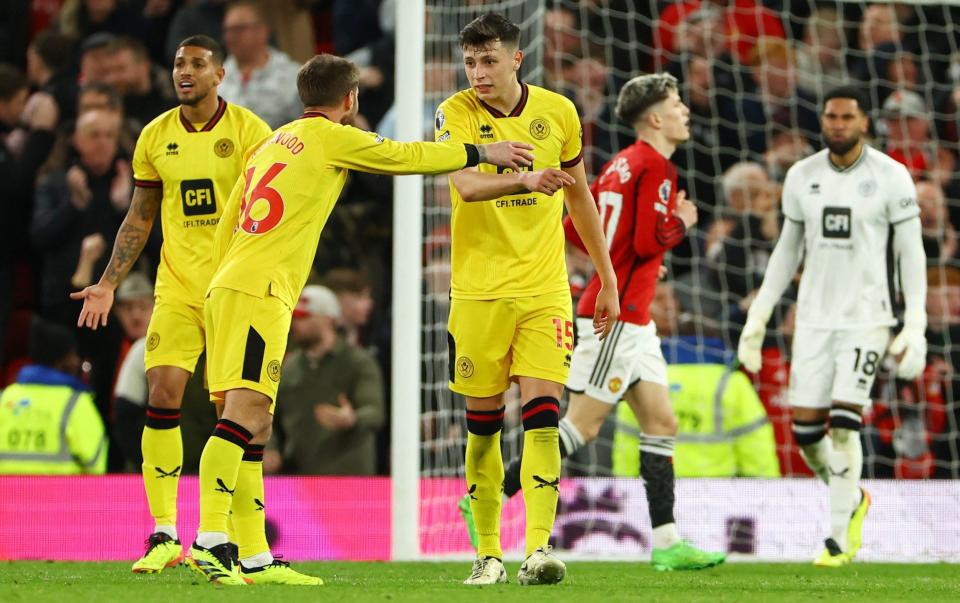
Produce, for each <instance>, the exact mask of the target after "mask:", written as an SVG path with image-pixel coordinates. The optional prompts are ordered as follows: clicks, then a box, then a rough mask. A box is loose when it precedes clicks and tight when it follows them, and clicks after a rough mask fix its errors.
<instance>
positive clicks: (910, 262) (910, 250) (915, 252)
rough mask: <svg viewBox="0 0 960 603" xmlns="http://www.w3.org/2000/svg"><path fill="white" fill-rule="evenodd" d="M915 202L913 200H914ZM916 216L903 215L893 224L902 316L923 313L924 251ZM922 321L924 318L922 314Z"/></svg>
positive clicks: (925, 281)
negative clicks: (902, 305)
mask: <svg viewBox="0 0 960 603" xmlns="http://www.w3.org/2000/svg"><path fill="white" fill-rule="evenodd" d="M914 206H916V203H914ZM922 233H923V231H922V227H921V224H920V219H919V218H906V219H904V220H901V221H900V222H899V223H897V225H896V226H894V228H893V252H894V255H895V256H896V258H897V260H898V264H899V267H900V286H901V287H902V291H903V303H904V306H905V310H906V312H905V314H904V316H905V317H911V316H912V317H915V318H914V320H916V319H918V318H919V317H921V316H922V317H925V316H926V304H927V255H926V253H925V252H924V250H923V234H922ZM923 322H924V324H925V323H926V320H925V318H924V321H923Z"/></svg>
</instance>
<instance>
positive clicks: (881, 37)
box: [857, 3, 903, 55]
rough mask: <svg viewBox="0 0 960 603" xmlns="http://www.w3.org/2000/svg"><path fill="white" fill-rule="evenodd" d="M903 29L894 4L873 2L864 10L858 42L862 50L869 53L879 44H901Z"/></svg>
mask: <svg viewBox="0 0 960 603" xmlns="http://www.w3.org/2000/svg"><path fill="white" fill-rule="evenodd" d="M902 39H903V31H902V29H901V27H900V21H899V19H898V17H897V11H896V9H895V8H894V6H893V5H892V4H886V3H884V4H871V5H869V6H867V8H866V9H865V10H864V11H863V20H862V21H861V22H860V32H859V35H858V39H857V41H858V43H859V47H860V50H861V51H862V52H863V53H865V54H868V55H869V53H870V52H872V51H873V50H874V49H876V47H877V46H879V45H881V44H886V43H894V44H898V45H899V44H900V42H901V40H902Z"/></svg>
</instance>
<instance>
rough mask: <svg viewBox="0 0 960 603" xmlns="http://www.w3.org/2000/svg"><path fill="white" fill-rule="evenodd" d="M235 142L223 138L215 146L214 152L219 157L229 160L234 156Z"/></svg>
mask: <svg viewBox="0 0 960 603" xmlns="http://www.w3.org/2000/svg"><path fill="white" fill-rule="evenodd" d="M233 148H234V147H233V141H232V140H230V139H229V138H221V139H220V140H218V141H217V142H215V143H214V145H213V152H214V153H216V154H217V157H222V158H224V159H225V158H227V157H229V156H231V155H233Z"/></svg>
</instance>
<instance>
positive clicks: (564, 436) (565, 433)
mask: <svg viewBox="0 0 960 603" xmlns="http://www.w3.org/2000/svg"><path fill="white" fill-rule="evenodd" d="M559 432H560V434H559V435H560V441H561V442H562V443H563V448H564V450H566V452H567V456H570V455H571V454H573V453H574V452H576V451H578V450H580V449H581V448H583V447H584V446H585V445H586V441H585V440H584V439H583V434H581V433H580V430H579V429H577V426H576V425H574V424H573V422H572V421H570V420H569V419H567V418H566V417H564V418H563V419H561V420H560V429H559Z"/></svg>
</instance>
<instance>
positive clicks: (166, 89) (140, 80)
mask: <svg viewBox="0 0 960 603" xmlns="http://www.w3.org/2000/svg"><path fill="white" fill-rule="evenodd" d="M107 50H108V55H109V60H108V64H109V68H108V70H107V77H106V82H107V83H108V84H110V85H111V86H113V87H114V88H116V89H117V91H118V92H119V93H120V94H121V95H123V106H124V110H125V112H126V115H127V117H129V118H131V119H132V120H134V121H135V122H136V123H137V124H138V131H139V130H140V129H143V126H145V125H147V124H148V123H150V122H151V121H152V120H153V118H154V117H156V116H158V115H160V114H161V113H163V112H164V111H166V110H167V109H170V108H171V107H173V106H174V105H175V104H176V101H175V100H174V96H173V84H172V79H171V77H170V72H169V71H166V70H162V69H160V68H159V67H157V68H154V67H153V65H152V63H151V62H150V56H149V54H147V47H146V46H144V45H143V44H142V43H141V42H139V41H138V40H135V39H133V38H127V37H123V38H117V39H116V40H114V41H113V42H111V43H110V46H109V47H108V49H107Z"/></svg>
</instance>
